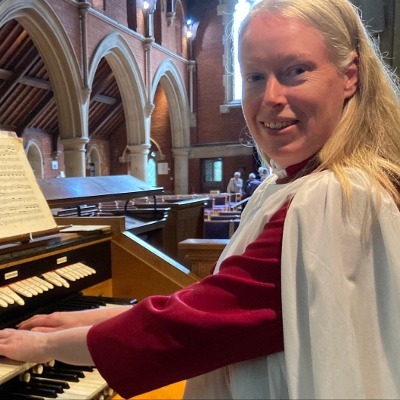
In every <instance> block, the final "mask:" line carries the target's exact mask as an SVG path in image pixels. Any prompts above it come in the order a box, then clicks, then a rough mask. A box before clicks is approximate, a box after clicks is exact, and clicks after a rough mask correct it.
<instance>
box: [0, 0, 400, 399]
mask: <svg viewBox="0 0 400 400" xmlns="http://www.w3.org/2000/svg"><path fill="white" fill-rule="evenodd" d="M300 1H301V0H300ZM251 3H252V1H251V0H148V1H147V0H126V1H123V0H1V1H0V131H7V132H13V134H14V135H15V136H16V137H18V138H20V139H21V141H22V144H23V149H24V152H25V155H26V157H27V160H28V161H29V165H30V167H31V168H32V172H33V176H34V179H35V181H36V182H37V183H38V186H39V188H40V190H41V192H42V193H43V195H44V197H45V198H46V201H47V203H48V205H49V208H50V210H51V214H52V216H53V217H54V220H55V222H56V224H57V226H62V227H74V226H78V227H82V226H89V227H91V228H92V230H90V231H87V230H85V229H84V228H80V229H81V230H79V229H78V228H77V229H76V230H70V231H65V232H64V233H63V231H61V232H58V233H57V234H54V235H49V234H47V235H45V236H40V235H38V236H37V237H36V235H32V233H33V234H34V233H35V232H22V233H23V234H29V235H30V236H29V240H27V241H17V242H18V243H15V242H14V241H13V240H11V241H8V242H7V241H4V240H3V241H1V240H2V239H1V238H2V237H3V235H1V234H0V269H1V270H4V276H6V275H7V274H8V273H9V274H12V273H13V271H14V270H16V269H18V270H20V271H25V270H27V271H31V270H32V271H33V270H34V268H36V267H37V268H39V269H40V273H41V274H43V273H45V272H44V270H43V268H45V267H42V266H40V267H39V265H38V264H40V263H42V264H43V265H48V267H46V268H49V269H52V268H53V269H54V268H55V267H53V266H52V265H53V264H52V263H53V262H54V260H59V259H60V258H62V257H65V258H67V254H68V257H69V260H70V261H69V262H72V261H73V262H74V263H79V262H81V261H82V260H85V261H87V262H92V263H93V264H94V265H92V267H93V268H95V269H97V268H104V269H105V271H104V272H101V273H98V274H97V275H98V277H97V278H96V279H94V280H91V279H89V278H87V279H88V280H87V282H84V283H81V284H79V285H76V286H75V290H76V291H77V292H79V293H83V294H84V295H85V296H89V297H96V296H103V297H105V298H118V299H135V300H139V301H140V300H141V299H143V298H145V297H146V296H149V295H152V294H169V293H172V292H173V291H175V290H177V289H179V288H183V287H185V286H187V285H189V284H191V283H194V282H196V281H198V280H199V279H201V278H203V277H205V276H207V274H209V273H210V270H211V269H212V267H213V265H214V263H215V262H216V260H217V259H218V257H219V255H220V254H221V252H222V251H223V248H224V246H225V245H226V243H227V242H228V241H229V238H230V237H231V236H232V235H233V233H234V231H235V229H236V228H237V226H238V224H239V222H240V213H241V210H242V205H243V204H242V197H241V195H240V193H227V183H228V182H229V179H230V178H231V177H232V176H233V174H234V172H235V171H239V172H240V173H241V175H242V178H243V179H245V178H247V176H248V175H249V173H251V172H256V171H257V170H258V168H259V167H260V166H261V165H262V161H261V160H260V159H259V157H258V156H257V152H256V149H255V147H254V145H253V143H252V140H251V138H250V137H249V135H248V133H247V130H246V122H245V120H244V117H243V114H242V110H241V105H240V98H238V96H237V95H236V94H235V89H236V90H237V82H236V81H235V76H236V78H237V76H238V71H237V70H235V56H234V48H235V45H234V36H233V33H232V26H233V23H234V15H235V10H237V7H239V6H240V5H241V6H249V5H251ZM353 3H354V4H355V5H356V6H358V7H360V9H361V10H362V13H363V17H364V19H365V20H366V21H369V22H370V25H371V29H372V31H373V32H374V35H375V36H376V39H377V41H378V43H379V46H380V47H381V50H382V51H383V53H384V54H385V57H386V59H387V62H388V63H389V64H390V65H391V66H392V67H393V68H394V69H396V68H397V69H398V67H399V66H400V33H399V31H398V30H397V25H396V23H398V21H400V5H399V4H398V2H397V1H396V0H369V1H367V0H358V1H357V0H354V1H353ZM1 212H2V211H1V209H0V215H1ZM96 226H100V228H97V229H96V228H93V227H96ZM1 229H4V228H2V227H1V225H0V230H1ZM4 236H6V235H4ZM100 249H101V250H100ZM99 254H102V255H100V256H99ZM99 258H102V261H101V262H100V263H99ZM50 259H51V260H52V261H51V262H50V261H48V260H50ZM71 260H72V261H71ZM46 273H47V272H46ZM31 274H33V272H26V273H23V272H21V273H20V274H19V275H20V276H19V277H17V276H12V278H11V282H13V281H18V280H19V279H21V276H22V277H25V279H28V278H29V276H30V275H31ZM7 279H8V278H6V277H5V278H1V279H0V286H5V285H9V283H10V280H7ZM85 279H86V278H85ZM85 279H82V281H84V280H85ZM71 286H73V285H71ZM58 296H59V297H58ZM63 296H64V294H60V295H58V294H57V299H60V300H61V299H62V297H63ZM38 297H40V295H39V296H38ZM43 298H44V297H43ZM51 298H52V297H51V296H47V297H46V301H49V299H51ZM51 301H52V300H51ZM38 304H39V303H37V304H35V305H33V306H32V309H33V308H34V307H37V306H38ZM0 311H1V310H0ZM5 318H7V317H5ZM2 319H4V318H2ZM30 367H31V366H29V367H28V366H26V365H25V366H22V367H20V369H18V370H17V369H16V370H14V371H13V372H12V373H11V375H10V374H8V373H7V374H8V375H7V376H5V377H3V378H2V377H1V371H2V370H1V368H0V386H1V384H3V383H4V382H7V381H8V380H10V379H16V377H18V376H21V375H22V374H24V373H26V371H27V370H28V368H30ZM181 392H182V385H181V384H178V385H174V386H172V387H169V388H163V389H162V390H160V391H158V392H157V393H151V394H149V395H144V396H139V397H137V398H149V399H150V398H152V399H154V398H165V399H167V398H181V396H182V393H181ZM100 395H101V396H103V397H100ZM146 396H147V397H146ZM82 398H85V399H88V400H91V399H92V400H94V399H100V398H105V399H111V398H113V399H115V400H116V399H120V397H119V396H118V394H116V393H112V392H107V389H105V388H104V387H102V388H101V390H100V389H99V390H97V392H96V393H95V394H94V395H87V397H82Z"/></svg>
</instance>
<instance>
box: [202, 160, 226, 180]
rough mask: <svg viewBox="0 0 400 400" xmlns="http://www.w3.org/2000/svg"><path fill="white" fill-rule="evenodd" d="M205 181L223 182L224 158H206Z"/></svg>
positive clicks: (204, 165) (204, 166)
mask: <svg viewBox="0 0 400 400" xmlns="http://www.w3.org/2000/svg"><path fill="white" fill-rule="evenodd" d="M203 171H204V182H210V183H211V182H222V159H221V158H212V159H207V160H204V164H203Z"/></svg>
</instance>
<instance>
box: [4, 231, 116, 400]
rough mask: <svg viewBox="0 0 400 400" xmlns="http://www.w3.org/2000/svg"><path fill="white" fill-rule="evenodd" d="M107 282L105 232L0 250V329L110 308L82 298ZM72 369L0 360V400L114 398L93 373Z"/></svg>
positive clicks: (108, 259)
mask: <svg viewBox="0 0 400 400" xmlns="http://www.w3.org/2000/svg"><path fill="white" fill-rule="evenodd" d="M110 278H111V233H110V232H109V231H106V232H103V231H102V232H93V233H89V234H85V235H79V234H76V233H75V234H62V233H61V234H57V235H52V236H51V237H47V238H42V239H41V240H38V241H37V243H36V244H35V245H33V244H32V243H31V244H29V245H23V244H20V245H15V246H11V247H10V245H7V246H0V328H1V329H2V328H6V327H15V326H16V324H18V323H19V322H21V321H22V320H24V319H26V318H28V317H29V316H31V315H33V314H37V313H48V312H52V311H55V310H64V309H67V310H73V309H77V307H78V308H81V309H83V308H88V307H97V306H104V305H107V304H108V303H107V302H109V303H110V304H111V303H114V302H115V301H114V299H101V300H103V301H102V302H99V301H98V299H97V298H94V297H90V298H87V297H85V296H83V295H82V293H81V291H82V290H84V289H86V288H89V287H91V286H93V285H96V284H98V283H100V282H103V281H105V280H108V279H110ZM118 303H120V302H118ZM73 368H74V369H72V367H71V366H67V365H63V366H61V367H60V363H55V365H45V366H42V365H35V364H31V363H22V362H16V361H12V360H9V359H6V358H4V357H3V358H0V399H1V400H13V399H15V400H17V399H32V400H42V399H43V400H44V399H50V398H55V399H68V400H73V399H80V400H101V399H102V400H103V399H110V398H111V397H112V396H113V392H112V390H111V389H110V388H109V387H108V386H107V384H106V382H105V381H104V380H103V379H102V378H101V376H100V374H99V373H98V372H97V371H96V369H93V368H83V369H84V370H83V371H82V369H79V368H78V367H73ZM67 386H68V387H67Z"/></svg>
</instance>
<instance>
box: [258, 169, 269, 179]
mask: <svg viewBox="0 0 400 400" xmlns="http://www.w3.org/2000/svg"><path fill="white" fill-rule="evenodd" d="M270 173H271V172H270V169H269V168H267V167H260V168H258V180H259V181H260V182H262V181H263V180H264V179H265V178H268V177H269V175H270Z"/></svg>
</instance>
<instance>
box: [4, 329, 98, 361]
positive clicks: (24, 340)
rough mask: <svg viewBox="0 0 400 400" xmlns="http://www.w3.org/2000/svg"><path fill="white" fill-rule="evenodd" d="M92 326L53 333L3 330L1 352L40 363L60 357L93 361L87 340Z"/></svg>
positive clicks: (67, 359) (13, 358) (11, 357)
mask: <svg viewBox="0 0 400 400" xmlns="http://www.w3.org/2000/svg"><path fill="white" fill-rule="evenodd" d="M89 329H90V327H89V326H84V327H79V328H72V329H65V330H60V331H58V332H49V333H43V332H32V331H26V330H24V331H23V330H16V329H4V330H0V355H1V356H4V357H7V358H10V359H12V360H17V361H25V362H32V363H37V364H42V363H46V362H48V361H50V360H59V361H63V362H66V363H69V364H74V365H93V360H92V357H91V355H90V353H89V349H88V347H87V343H86V338H87V333H88V331H89Z"/></svg>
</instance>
